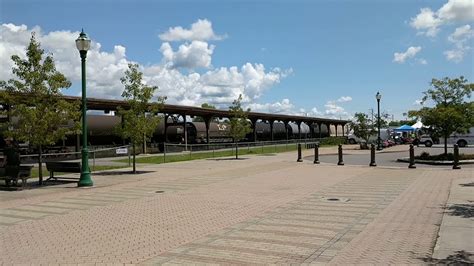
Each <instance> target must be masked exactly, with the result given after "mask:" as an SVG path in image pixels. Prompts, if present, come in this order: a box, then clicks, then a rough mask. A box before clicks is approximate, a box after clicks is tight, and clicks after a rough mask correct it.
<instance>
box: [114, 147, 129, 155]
mask: <svg viewBox="0 0 474 266" xmlns="http://www.w3.org/2000/svg"><path fill="white" fill-rule="evenodd" d="M115 153H116V154H128V149H127V148H118V149H116V150H115Z"/></svg>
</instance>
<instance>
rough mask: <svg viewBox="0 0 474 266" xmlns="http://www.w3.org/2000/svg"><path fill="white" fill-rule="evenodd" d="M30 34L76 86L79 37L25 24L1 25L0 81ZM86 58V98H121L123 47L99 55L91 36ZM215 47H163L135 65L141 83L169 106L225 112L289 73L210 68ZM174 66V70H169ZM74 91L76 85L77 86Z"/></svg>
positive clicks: (260, 67)
mask: <svg viewBox="0 0 474 266" xmlns="http://www.w3.org/2000/svg"><path fill="white" fill-rule="evenodd" d="M32 31H34V32H36V37H37V40H38V41H39V42H40V43H41V47H42V48H43V49H44V50H45V52H47V53H51V54H53V57H54V60H55V63H56V67H57V69H58V70H59V71H60V72H62V73H63V74H65V75H66V77H68V78H69V79H70V80H71V81H72V82H73V84H80V73H81V72H80V71H81V69H80V58H79V54H78V51H77V49H76V47H75V42H74V41H75V39H76V38H77V37H78V36H79V32H77V31H76V32H72V31H52V32H48V33H43V32H42V30H41V29H40V28H39V27H34V28H30V29H29V28H28V27H27V26H25V25H14V24H2V25H0V80H7V79H9V78H12V77H13V75H12V73H11V68H12V66H13V64H12V61H11V59H10V57H11V56H12V55H14V54H17V55H19V56H21V57H23V58H24V57H25V56H26V55H25V48H26V46H27V45H28V43H29V40H30V38H31V33H32ZM89 37H90V38H91V39H92V44H91V49H90V50H89V52H88V54H87V60H88V64H87V75H88V77H87V82H88V87H87V88H88V96H91V97H100V98H109V99H110V98H114V99H120V98H121V93H122V91H123V85H122V84H121V83H120V78H121V77H123V75H124V72H125V70H126V69H127V68H128V63H133V61H132V60H130V59H128V58H127V54H126V51H127V49H126V47H124V46H122V45H116V46H115V47H114V49H113V50H112V51H104V50H103V49H102V47H101V44H100V43H98V42H97V41H96V40H95V39H94V36H89ZM213 49H214V46H211V45H208V44H207V43H206V42H202V41H192V42H190V43H187V44H183V45H181V46H180V47H179V48H178V49H177V50H176V51H173V49H172V48H171V45H169V43H168V44H166V43H165V44H163V45H162V49H161V50H160V51H161V52H162V53H163V61H164V62H162V63H157V64H152V65H145V66H143V65H142V66H140V70H141V71H142V72H143V79H144V82H146V83H147V84H149V85H156V86H158V87H159V90H158V94H159V95H163V96H167V97H168V100H167V102H168V103H175V104H185V105H195V106H199V105H201V104H202V103H204V102H207V103H211V104H215V105H218V106H221V107H223V108H224V107H225V108H227V107H228V106H229V104H230V103H232V101H233V100H234V99H236V98H237V97H238V96H239V94H242V95H243V98H244V101H245V102H246V103H249V104H250V103H254V102H255V101H256V100H257V99H258V98H259V97H260V96H261V95H262V94H263V93H264V92H265V91H267V90H268V89H270V88H271V87H272V86H274V85H275V84H278V83H280V82H281V80H282V79H283V78H285V77H286V76H287V75H288V74H290V73H291V72H292V70H291V69H288V70H281V69H279V68H273V69H268V70H267V69H266V68H265V66H264V65H263V64H252V63H246V64H244V65H242V66H241V67H237V66H231V67H221V68H217V69H212V67H211V59H212V58H211V57H212V51H213ZM170 65H171V66H173V67H170ZM195 67H196V68H197V67H208V68H211V69H208V70H206V71H205V72H203V73H197V72H189V71H185V72H182V71H180V68H195ZM76 86H77V85H76Z"/></svg>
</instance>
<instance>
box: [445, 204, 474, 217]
mask: <svg viewBox="0 0 474 266" xmlns="http://www.w3.org/2000/svg"><path fill="white" fill-rule="evenodd" d="M445 209H446V212H445V213H447V214H449V215H452V216H459V217H462V218H472V217H474V205H473V204H453V205H451V206H449V207H447V208H445Z"/></svg>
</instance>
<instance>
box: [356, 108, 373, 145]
mask: <svg viewBox="0 0 474 266" xmlns="http://www.w3.org/2000/svg"><path fill="white" fill-rule="evenodd" d="M354 120H355V121H352V122H351V125H350V126H351V128H352V130H353V131H354V135H355V136H356V137H358V138H361V139H363V140H365V142H366V143H368V142H369V138H370V136H371V135H372V134H373V133H374V132H375V128H374V127H375V125H374V123H373V121H372V120H371V119H370V118H369V116H368V115H367V114H365V113H355V115H354Z"/></svg>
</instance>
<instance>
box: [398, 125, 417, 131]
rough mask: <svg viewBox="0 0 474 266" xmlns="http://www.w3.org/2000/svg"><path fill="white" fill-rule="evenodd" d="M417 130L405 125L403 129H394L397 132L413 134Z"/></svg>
mask: <svg viewBox="0 0 474 266" xmlns="http://www.w3.org/2000/svg"><path fill="white" fill-rule="evenodd" d="M415 130H416V128H414V127H411V126H409V125H403V126H401V127H398V128H395V129H394V131H397V132H413V131H415Z"/></svg>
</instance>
